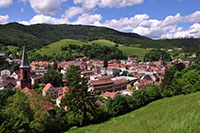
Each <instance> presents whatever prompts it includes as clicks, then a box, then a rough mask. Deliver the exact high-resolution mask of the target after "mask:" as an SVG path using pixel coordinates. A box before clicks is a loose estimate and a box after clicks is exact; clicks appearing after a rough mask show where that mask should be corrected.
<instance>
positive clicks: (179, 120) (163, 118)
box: [68, 92, 200, 133]
mask: <svg viewBox="0 0 200 133" xmlns="http://www.w3.org/2000/svg"><path fill="white" fill-rule="evenodd" d="M199 110H200V92H197V93H193V94H189V95H179V96H175V97H171V98H165V99H161V100H158V101H155V102H152V103H150V104H148V105H146V106H145V107H142V108H140V109H137V110H135V111H133V112H131V113H128V114H126V115H123V116H119V117H116V118H113V119H111V120H109V121H107V122H104V123H101V124H97V125H90V126H87V127H82V128H78V129H73V130H70V131H68V133H172V132H176V133H185V132H188V133H190V132H199V131H200V112H199Z"/></svg>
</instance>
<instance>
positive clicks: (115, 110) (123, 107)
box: [106, 95, 130, 116]
mask: <svg viewBox="0 0 200 133" xmlns="http://www.w3.org/2000/svg"><path fill="white" fill-rule="evenodd" d="M106 105H107V110H108V113H109V114H110V116H118V115H122V114H125V113H127V112H129V111H130V107H129V104H128V101H127V99H126V97H124V96H121V95H117V96H116V97H115V98H114V99H111V98H109V99H108V101H107V103H106Z"/></svg>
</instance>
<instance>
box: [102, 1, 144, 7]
mask: <svg viewBox="0 0 200 133" xmlns="http://www.w3.org/2000/svg"><path fill="white" fill-rule="evenodd" d="M141 3H143V0H101V2H100V4H99V6H100V7H111V8H112V7H117V8H119V7H126V6H132V5H137V4H141Z"/></svg>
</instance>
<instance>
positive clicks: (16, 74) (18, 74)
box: [10, 71, 20, 80]
mask: <svg viewBox="0 0 200 133" xmlns="http://www.w3.org/2000/svg"><path fill="white" fill-rule="evenodd" d="M10 77H11V78H14V79H16V80H19V79H20V72H19V71H16V72H13V73H12V75H11V76H10Z"/></svg>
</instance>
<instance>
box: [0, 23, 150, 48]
mask: <svg viewBox="0 0 200 133" xmlns="http://www.w3.org/2000/svg"><path fill="white" fill-rule="evenodd" d="M62 39H75V40H84V41H91V40H97V39H106V40H110V41H113V42H116V43H120V44H135V43H137V41H138V40H149V38H147V37H144V36H140V35H138V34H135V33H122V32H118V31H115V30H113V29H109V28H104V27H95V26H82V25H67V24H61V25H49V24H36V25H30V26H25V25H21V24H18V23H9V24H6V25H0V45H6V46H7V45H14V46H20V47H21V46H23V45H26V46H27V48H28V49H29V50H30V49H33V48H41V47H42V46H45V45H47V44H49V43H52V42H56V41H59V40H62Z"/></svg>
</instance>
